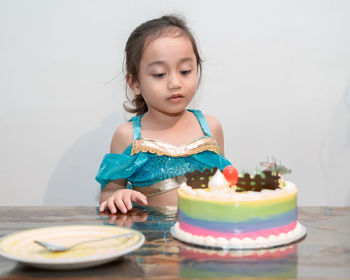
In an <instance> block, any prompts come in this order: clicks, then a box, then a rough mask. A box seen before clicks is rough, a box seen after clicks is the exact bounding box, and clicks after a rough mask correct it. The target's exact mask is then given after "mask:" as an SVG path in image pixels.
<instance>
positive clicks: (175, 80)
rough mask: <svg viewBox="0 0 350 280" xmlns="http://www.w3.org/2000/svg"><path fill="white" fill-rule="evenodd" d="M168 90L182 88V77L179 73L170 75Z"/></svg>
mask: <svg viewBox="0 0 350 280" xmlns="http://www.w3.org/2000/svg"><path fill="white" fill-rule="evenodd" d="M168 77H169V80H168V89H169V90H172V89H178V88H180V87H181V82H180V77H179V74H178V73H172V74H169V76H168Z"/></svg>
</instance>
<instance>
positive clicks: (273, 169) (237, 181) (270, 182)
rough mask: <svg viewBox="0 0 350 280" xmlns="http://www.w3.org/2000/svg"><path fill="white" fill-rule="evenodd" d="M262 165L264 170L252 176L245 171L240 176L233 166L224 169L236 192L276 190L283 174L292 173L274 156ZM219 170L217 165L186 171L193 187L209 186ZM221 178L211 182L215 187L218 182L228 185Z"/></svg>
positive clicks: (280, 183) (188, 182)
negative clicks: (200, 169)
mask: <svg viewBox="0 0 350 280" xmlns="http://www.w3.org/2000/svg"><path fill="white" fill-rule="evenodd" d="M260 166H263V167H264V170H263V171H257V172H256V174H255V175H254V176H252V175H251V174H250V173H249V172H244V173H242V174H241V175H240V176H238V172H237V170H236V168H235V167H233V166H226V167H225V168H224V170H223V175H224V177H225V179H226V181H227V182H228V184H230V186H231V187H232V188H233V189H234V190H235V191H236V192H245V191H255V192H260V191H262V190H264V189H268V190H275V189H278V188H280V187H281V186H283V182H282V174H286V173H291V170H290V169H288V168H286V167H285V166H283V165H281V164H277V163H276V160H275V159H274V158H272V161H269V160H267V161H265V162H261V163H260ZM217 170H218V169H217V168H216V167H215V168H214V169H212V170H211V169H205V170H204V171H203V172H200V171H199V170H195V171H193V172H189V173H186V175H185V176H186V178H187V182H186V183H187V185H189V186H191V187H192V188H193V189H198V188H208V185H209V181H210V179H211V178H212V177H213V175H214V174H215V173H216V171H217ZM220 173H221V172H220ZM221 175H222V174H221ZM214 179H215V178H214ZM219 179H220V178H219ZM219 179H215V180H212V182H210V184H212V185H213V188H217V185H218V184H219V185H220V186H223V187H225V186H226V184H225V183H224V184H222V178H221V179H220V180H219Z"/></svg>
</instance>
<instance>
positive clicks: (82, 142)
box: [0, 0, 350, 206]
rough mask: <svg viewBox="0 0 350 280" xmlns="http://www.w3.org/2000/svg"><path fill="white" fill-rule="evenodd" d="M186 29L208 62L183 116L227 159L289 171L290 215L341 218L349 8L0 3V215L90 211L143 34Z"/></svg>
mask: <svg viewBox="0 0 350 280" xmlns="http://www.w3.org/2000/svg"><path fill="white" fill-rule="evenodd" d="M165 13H178V14H182V15H184V16H185V17H186V18H187V21H188V24H189V25H190V27H191V28H192V30H193V32H194V34H195V36H196V37H197V40H198V44H199V46H200V50H201V53H202V56H203V58H204V60H205V63H204V75H203V81H202V84H201V88H200V90H199V92H198V96H197V97H196V99H195V100H194V102H193V106H192V107H199V108H201V109H202V110H203V111H204V112H206V113H209V114H212V115H215V116H216V117H218V118H219V119H220V120H221V121H222V124H223V126H224V131H225V149H226V156H227V158H228V159H230V160H231V162H232V163H233V164H234V165H235V166H236V167H237V168H238V169H242V168H245V169H248V170H254V169H255V167H256V166H257V165H258V163H259V162H260V161H263V160H266V158H267V157H268V156H270V157H271V156H274V157H276V158H277V159H278V160H281V162H282V164H284V165H286V166H287V167H289V168H291V169H292V170H293V173H292V174H290V175H288V177H287V178H288V179H290V180H292V181H294V182H295V183H297V185H298V187H299V205H329V206H332V205H338V206H341V205H350V183H349V175H348V172H349V170H350V17H349V14H350V2H349V1H347V0H343V1H340V0H314V1H311V0H295V1H278V0H271V1H261V0H248V1H243V0H242V1H229V0H227V1H209V0H207V1H200V0H198V1H184V0H178V1H169V0H167V1H165V0H153V1H112V0H110V1H98V0H95V1H93V0H57V1H53V0H52V1H47V0H32V1H26V0H22V1H20V0H0V98H1V99H0V100H1V103H0V135H1V140H0V141H1V142H0V143H1V145H0V191H1V193H0V205H97V198H98V193H99V186H98V185H97V183H96V182H95V181H94V177H95V175H96V172H97V170H98V167H99V164H100V161H101V159H102V156H103V154H104V153H107V152H108V151H109V143H110V139H111V136H112V134H113V132H114V130H115V128H116V127H117V126H118V125H119V124H121V123H122V122H124V121H125V120H126V119H127V117H128V116H127V115H126V114H125V113H124V112H123V108H122V103H123V101H124V96H125V94H124V89H125V87H124V81H123V75H122V68H121V65H122V62H123V49H124V44H125V42H126V39H127V37H128V36H129V34H130V32H131V31H132V30H133V29H134V28H135V27H136V26H137V25H139V24H140V23H141V22H143V21H145V20H148V19H151V18H154V17H159V16H161V15H163V14H165Z"/></svg>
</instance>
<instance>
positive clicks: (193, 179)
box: [185, 167, 218, 189]
mask: <svg viewBox="0 0 350 280" xmlns="http://www.w3.org/2000/svg"><path fill="white" fill-rule="evenodd" d="M217 169H218V168H217V167H214V168H213V169H212V170H210V169H209V168H206V169H204V170H203V172H200V171H199V170H195V171H193V172H188V173H186V175H185V176H186V178H187V182H186V184H187V185H189V186H191V187H192V189H203V188H208V182H209V178H210V177H211V176H213V175H214V174H215V172H216V170H217Z"/></svg>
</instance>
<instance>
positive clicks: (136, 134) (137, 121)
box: [129, 116, 142, 140]
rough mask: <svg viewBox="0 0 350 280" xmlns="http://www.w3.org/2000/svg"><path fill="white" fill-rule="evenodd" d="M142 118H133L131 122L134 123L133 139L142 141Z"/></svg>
mask: <svg viewBox="0 0 350 280" xmlns="http://www.w3.org/2000/svg"><path fill="white" fill-rule="evenodd" d="M141 117H142V116H137V117H132V118H131V119H130V120H129V121H132V135H133V137H132V139H133V140H136V139H141Z"/></svg>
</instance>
